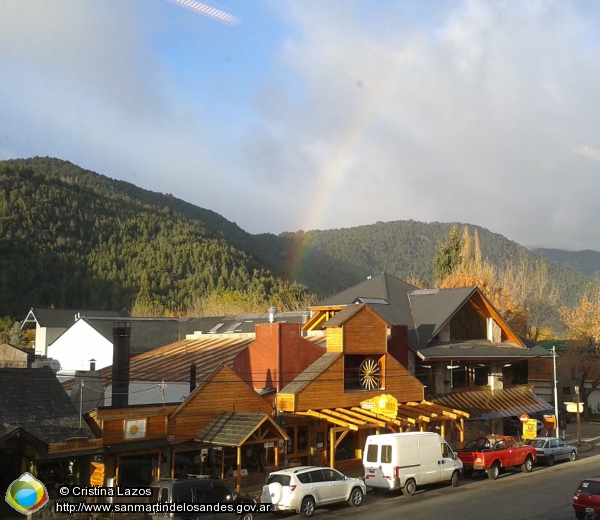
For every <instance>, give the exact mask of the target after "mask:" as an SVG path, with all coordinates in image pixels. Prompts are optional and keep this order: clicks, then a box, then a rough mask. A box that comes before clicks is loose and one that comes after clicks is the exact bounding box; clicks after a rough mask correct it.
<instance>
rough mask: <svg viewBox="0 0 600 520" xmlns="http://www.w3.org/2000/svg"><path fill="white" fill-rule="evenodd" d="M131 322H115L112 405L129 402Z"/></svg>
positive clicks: (121, 406)
mask: <svg viewBox="0 0 600 520" xmlns="http://www.w3.org/2000/svg"><path fill="white" fill-rule="evenodd" d="M130 340H131V323H130V322H114V323H113V366H112V407H113V408H124V407H126V406H127V405H128V404H129V353H130Z"/></svg>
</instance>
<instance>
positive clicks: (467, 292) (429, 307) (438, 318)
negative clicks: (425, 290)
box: [409, 287, 477, 348]
mask: <svg viewBox="0 0 600 520" xmlns="http://www.w3.org/2000/svg"><path fill="white" fill-rule="evenodd" d="M476 291H477V288H476V287H457V288H455V289H440V290H439V291H438V292H437V293H435V294H413V295H409V298H410V305H411V308H412V313H413V317H414V323H415V326H416V332H417V336H418V346H419V347H421V348H422V347H424V346H425V345H427V344H428V343H429V342H430V341H431V339H432V338H433V336H435V334H436V333H437V332H438V330H439V328H440V327H441V326H442V325H443V324H444V323H446V322H447V321H448V320H449V319H450V318H451V317H452V316H453V315H454V314H455V313H456V312H457V311H458V310H459V309H460V308H461V307H462V306H463V305H464V304H465V303H466V302H467V300H468V299H469V298H470V297H471V296H473V294H474V293H475V292H476Z"/></svg>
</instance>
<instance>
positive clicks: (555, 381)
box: [552, 345, 560, 439]
mask: <svg viewBox="0 0 600 520" xmlns="http://www.w3.org/2000/svg"><path fill="white" fill-rule="evenodd" d="M552 364H553V367H554V420H555V422H556V424H555V428H554V431H555V432H556V438H557V439H558V438H559V437H560V432H559V429H560V423H559V422H558V390H557V384H558V381H557V380H556V347H555V346H554V345H552Z"/></svg>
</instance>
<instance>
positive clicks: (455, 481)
mask: <svg viewBox="0 0 600 520" xmlns="http://www.w3.org/2000/svg"><path fill="white" fill-rule="evenodd" d="M458 477H459V475H458V471H455V472H454V473H452V479H451V480H450V482H451V483H452V487H458Z"/></svg>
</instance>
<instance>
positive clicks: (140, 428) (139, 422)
mask: <svg viewBox="0 0 600 520" xmlns="http://www.w3.org/2000/svg"><path fill="white" fill-rule="evenodd" d="M144 437H146V419H135V420H132V421H125V439H143V438H144Z"/></svg>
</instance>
